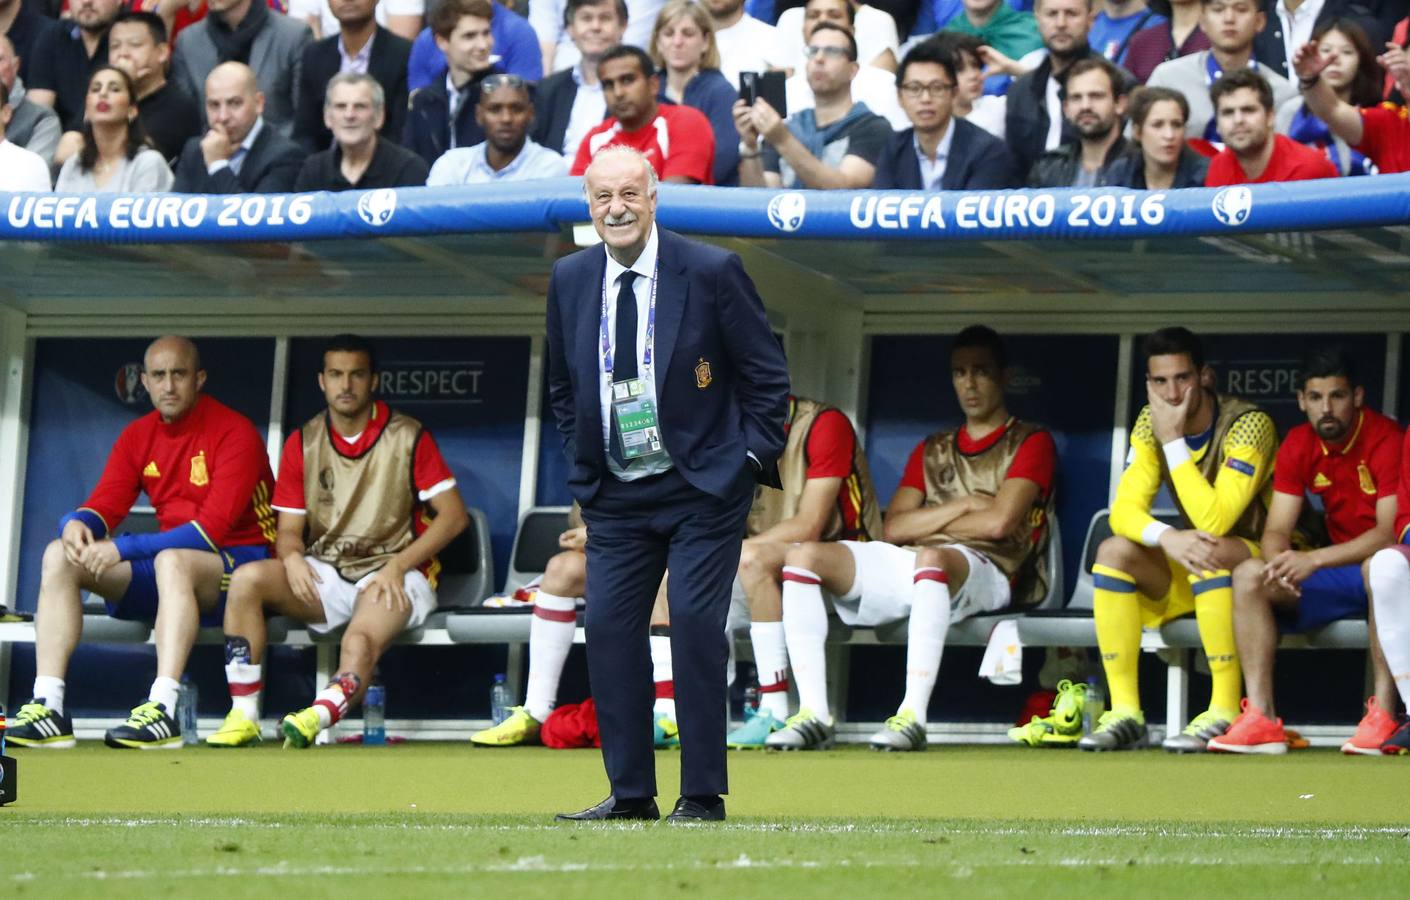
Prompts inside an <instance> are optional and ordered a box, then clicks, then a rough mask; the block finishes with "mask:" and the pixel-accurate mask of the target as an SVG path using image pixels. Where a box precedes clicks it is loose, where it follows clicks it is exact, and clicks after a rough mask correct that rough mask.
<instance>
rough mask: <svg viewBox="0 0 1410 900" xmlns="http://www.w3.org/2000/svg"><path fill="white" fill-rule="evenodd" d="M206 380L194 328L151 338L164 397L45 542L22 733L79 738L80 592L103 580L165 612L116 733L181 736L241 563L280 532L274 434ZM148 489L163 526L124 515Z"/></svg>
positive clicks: (115, 741) (152, 381)
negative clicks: (268, 442)
mask: <svg viewBox="0 0 1410 900" xmlns="http://www.w3.org/2000/svg"><path fill="white" fill-rule="evenodd" d="M205 383H206V372H205V370H204V369H203V368H202V367H201V355H200V353H199V352H198V351H197V349H196V345H195V344H193V343H192V342H191V341H190V340H188V339H187V338H184V337H173V336H167V337H161V338H158V339H157V340H155V341H153V342H152V344H151V345H150V346H149V347H148V348H147V352H146V354H145V355H144V356H143V360H142V387H143V388H145V389H146V392H147V396H148V397H150V398H151V401H152V406H154V407H155V409H154V410H153V411H152V412H150V413H147V414H146V415H145V416H142V417H141V418H140V419H137V420H135V421H133V422H132V423H131V424H129V425H128V426H127V427H126V428H124V429H123V430H122V433H121V434H120V435H118V439H117V443H115V444H114V445H113V449H112V451H111V452H110V453H109V454H108V461H107V465H106V466H105V467H104V469H103V475H102V477H101V478H100V479H99V480H98V484H97V486H96V487H95V488H93V491H92V493H90V494H89V495H88V499H86V500H84V501H83V503H82V505H80V506H79V507H78V508H77V509H75V510H74V511H73V512H70V513H68V514H67V515H65V516H64V517H63V518H62V519H60V520H59V529H58V536H57V537H56V538H55V539H54V540H53V541H51V542H50V543H49V546H48V547H47V548H45V550H44V562H43V569H42V572H43V574H42V575H41V580H40V584H39V604H38V606H39V608H38V613H37V615H36V617H35V632H36V636H35V642H34V643H35V678H34V694H33V699H32V700H30V701H29V702H28V703H26V704H24V705H23V706H21V707H20V709H19V715H18V716H16V717H15V718H14V719H12V720H11V727H10V730H9V731H8V732H7V734H6V737H7V738H8V739H9V742H10V744H11V745H14V746H20V747H35V748H41V747H42V748H66V747H72V746H74V734H73V720H72V719H71V718H70V717H69V715H68V713H67V712H66V706H65V694H66V691H67V685H66V683H65V678H66V675H67V670H68V664H69V658H70V657H71V656H72V655H73V651H74V648H75V646H76V645H77V644H78V640H79V637H80V636H81V635H82V632H83V605H82V603H81V601H80V596H81V593H82V592H83V591H91V592H92V593H94V594H97V595H98V596H100V597H102V598H103V600H104V601H105V602H106V604H107V609H108V615H109V616H111V617H113V618H115V619H131V620H136V621H141V622H154V623H155V629H154V633H155V636H156V644H157V677H156V680H155V681H153V682H152V687H151V690H150V691H149V693H148V695H147V697H145V698H143V699H142V700H141V701H140V702H139V703H138V704H137V705H136V707H135V708H134V709H133V710H132V714H131V715H130V716H129V717H128V719H127V721H126V722H124V723H123V724H121V725H119V726H117V727H115V728H112V729H109V730H108V733H107V736H106V739H105V740H106V743H107V744H108V746H110V747H118V748H132V749H139V750H175V749H180V748H181V729H180V727H179V726H178V723H177V721H176V696H177V690H178V687H179V682H180V679H181V674H182V672H183V671H185V669H186V658H187V656H189V655H190V652H191V645H192V644H193V643H194V642H195V640H196V631H197V629H198V628H199V627H200V626H202V625H205V626H218V625H220V623H221V620H222V619H223V618H224V613H225V588H226V586H227V585H228V584H229V582H230V576H231V574H232V573H233V572H234V571H235V569H236V567H238V566H240V565H241V564H243V563H246V562H252V561H255V560H260V559H266V558H268V556H269V550H270V547H271V545H272V543H273V541H274V537H275V516H274V510H273V509H272V508H271V507H270V497H271V491H272V490H273V487H274V476H273V475H272V474H271V473H270V468H269V457H268V456H267V455H266V453H265V447H264V438H263V437H261V436H260V433H259V432H258V431H256V430H255V426H254V424H253V423H252V422H251V421H250V420H249V419H247V418H245V417H244V416H243V415H241V414H240V413H238V412H236V411H235V410H233V409H231V408H230V407H228V406H225V405H224V404H222V403H220V402H219V401H217V400H215V399H213V398H212V397H209V396H207V395H205V394H203V393H202V392H201V388H202V387H203V386H204V385H205ZM59 487H60V489H64V488H63V486H59ZM140 493H146V494H147V496H148V497H149V498H150V499H151V501H152V505H153V506H154V507H156V512H157V525H158V527H159V529H160V530H159V531H156V532H154V533H147V534H125V533H123V532H121V531H120V526H121V525H122V523H123V520H124V519H125V518H127V515H128V513H129V512H130V511H131V509H132V504H133V502H134V501H135V500H136V499H137V495H138V494H140ZM103 699H104V700H107V699H109V698H103ZM89 702H90V703H91V702H93V701H89ZM100 702H102V701H100Z"/></svg>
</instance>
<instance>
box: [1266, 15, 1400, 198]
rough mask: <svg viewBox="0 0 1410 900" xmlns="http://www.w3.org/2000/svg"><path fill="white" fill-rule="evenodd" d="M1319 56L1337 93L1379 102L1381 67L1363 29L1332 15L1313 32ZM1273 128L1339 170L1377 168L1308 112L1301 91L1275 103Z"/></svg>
mask: <svg viewBox="0 0 1410 900" xmlns="http://www.w3.org/2000/svg"><path fill="white" fill-rule="evenodd" d="M1312 43H1313V44H1315V45H1317V52H1318V55H1319V56H1321V58H1322V59H1324V60H1329V62H1328V63H1327V66H1326V68H1324V69H1323V70H1322V80H1323V81H1325V82H1326V83H1327V84H1328V85H1329V86H1330V87H1331V88H1332V90H1333V91H1335V92H1336V95H1337V98H1338V99H1340V100H1343V101H1345V102H1346V103H1350V104H1351V105H1352V106H1355V107H1362V106H1375V105H1376V104H1377V103H1380V102H1381V69H1380V66H1379V65H1377V63H1376V51H1375V50H1373V49H1371V40H1370V38H1368V37H1367V36H1366V31H1365V29H1364V28H1362V27H1361V26H1360V25H1359V24H1357V23H1356V22H1355V21H1353V20H1351V19H1331V20H1329V21H1327V22H1323V23H1322V24H1320V25H1318V26H1317V27H1316V29H1314V30H1313V32H1312ZM1277 122H1278V133H1279V134H1285V135H1287V136H1288V137H1290V138H1292V139H1293V140H1295V141H1297V142H1298V143H1300V144H1306V145H1307V146H1309V147H1312V148H1313V149H1315V150H1320V151H1321V152H1322V153H1323V154H1324V155H1325V156H1326V157H1327V159H1329V160H1331V163H1332V165H1333V166H1336V169H1337V172H1339V173H1340V174H1342V175H1374V174H1376V167H1375V165H1374V164H1372V163H1371V161H1370V160H1368V159H1366V157H1365V156H1363V155H1361V154H1360V153H1358V152H1356V151H1355V150H1353V149H1352V148H1351V146H1350V145H1348V144H1347V143H1346V141H1344V140H1342V139H1341V138H1339V137H1337V136H1336V135H1334V134H1332V133H1331V131H1330V129H1328V128H1327V124H1326V123H1325V122H1323V121H1322V120H1321V119H1319V118H1317V117H1316V116H1315V115H1313V114H1312V111H1311V110H1309V109H1308V108H1307V104H1306V103H1305V102H1304V101H1303V99H1302V97H1301V96H1297V97H1292V98H1290V99H1288V100H1287V101H1286V102H1284V103H1283V105H1282V106H1281V107H1279V108H1278V119H1277Z"/></svg>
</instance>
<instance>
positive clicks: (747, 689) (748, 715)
mask: <svg viewBox="0 0 1410 900" xmlns="http://www.w3.org/2000/svg"><path fill="white" fill-rule="evenodd" d="M758 714H759V679H757V678H750V679H749V683H748V684H746V685H745V686H744V720H745V721H746V722H747V721H748V720H750V719H752V718H754V717H755V716H757V715H758Z"/></svg>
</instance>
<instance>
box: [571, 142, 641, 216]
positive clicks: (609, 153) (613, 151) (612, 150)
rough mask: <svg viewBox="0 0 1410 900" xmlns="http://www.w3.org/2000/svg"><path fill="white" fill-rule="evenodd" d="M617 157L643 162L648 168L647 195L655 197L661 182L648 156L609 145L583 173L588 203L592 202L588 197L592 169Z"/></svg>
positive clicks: (620, 145) (632, 149)
mask: <svg viewBox="0 0 1410 900" xmlns="http://www.w3.org/2000/svg"><path fill="white" fill-rule="evenodd" d="M615 156H625V157H629V158H631V159H639V160H641V164H642V165H643V166H646V194H647V196H649V197H655V196H656V187H657V185H658V184H659V181H658V180H657V178H656V167H655V166H653V165H652V164H651V160H649V159H647V158H646V154H645V153H642V152H641V151H640V150H638V149H636V148H635V147H627V146H624V145H622V144H608V145H607V146H606V147H603V148H602V149H601V150H599V151H597V153H596V154H594V155H593V157H592V162H590V163H588V167H587V169H585V170H584V171H583V196H584V197H587V198H588V202H589V203H591V202H592V198H591V197H589V196H588V187H587V177H588V172H591V171H592V167H593V166H595V165H597V161H598V160H600V159H611V158H612V157H615Z"/></svg>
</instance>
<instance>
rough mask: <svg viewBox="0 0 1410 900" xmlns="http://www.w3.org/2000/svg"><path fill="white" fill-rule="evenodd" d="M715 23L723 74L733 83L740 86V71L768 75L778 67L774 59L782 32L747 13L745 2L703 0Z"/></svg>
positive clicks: (716, 41) (716, 40)
mask: <svg viewBox="0 0 1410 900" xmlns="http://www.w3.org/2000/svg"><path fill="white" fill-rule="evenodd" d="M703 3H704V5H705V9H706V10H707V11H708V12H709V13H710V18H712V19H714V20H715V46H716V47H718V48H719V50H720V74H722V75H724V76H725V79H726V80H727V81H729V83H730V84H733V85H738V84H739V73H740V72H764V71H767V70H768V69H771V68H775V66H773V65H772V63H771V62H770V59H769V58H770V57H771V56H773V54H774V53H775V52H776V45H777V43H778V30H777V29H776V28H774V26H772V25H770V24H768V23H767V22H760V21H759V20H758V19H756V18H754V17H753V16H751V15H749V14H748V13H746V12H745V11H744V0H703Z"/></svg>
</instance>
